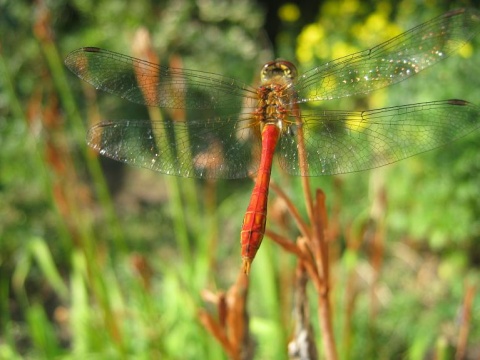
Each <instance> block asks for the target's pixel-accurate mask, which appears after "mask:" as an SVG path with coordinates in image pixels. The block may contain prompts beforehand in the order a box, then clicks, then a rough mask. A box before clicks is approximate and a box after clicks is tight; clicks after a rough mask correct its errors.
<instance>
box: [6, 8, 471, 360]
mask: <svg viewBox="0 0 480 360" xmlns="http://www.w3.org/2000/svg"><path fill="white" fill-rule="evenodd" d="M461 6H472V4H470V3H468V2H458V3H457V4H455V6H453V5H451V4H450V2H437V1H427V2H425V1H413V0H410V1H407V0H404V1H396V2H393V1H392V2H389V1H379V2H373V1H371V2H360V1H355V0H346V1H333V0H331V1H322V2H318V3H317V4H315V6H312V5H311V3H308V2H305V4H304V5H302V4H300V6H296V5H293V4H288V3H287V4H283V5H280V4H278V3H275V4H269V3H267V2H264V3H261V4H260V3H254V2H253V1H247V0H242V1H220V0H206V1H200V0H199V1H197V2H194V1H187V0H183V1H180V0H172V1H158V2H149V1H146V0H136V1H134V2H133V1H132V2H117V1H109V0H95V1H93V0H91V1H88V0H87V1H85V0H78V1H62V0H56V1H38V2H35V3H30V2H26V1H15V2H13V1H6V0H0V358H2V359H3V358H5V359H10V358H12V359H15V358H18V359H20V358H31V359H41V358H59V359H63V358H79V359H86V358H88V359H96V358H98V359H105V358H109V359H114V358H134V359H138V358H145V359H151V358H164V359H220V358H225V357H226V355H225V354H224V352H223V351H222V349H221V347H220V345H219V344H218V343H217V342H216V340H215V339H214V338H213V337H212V336H210V335H209V333H208V332H207V331H206V330H205V329H204V328H203V326H202V325H201V323H200V322H199V321H198V312H199V310H200V309H203V308H207V310H210V311H211V312H212V313H214V309H213V308H212V307H211V306H210V305H208V304H206V303H205V302H204V300H202V298H201V293H202V291H203V290H205V289H208V290H211V291H219V290H226V289H227V288H228V287H229V286H230V285H231V284H232V283H233V281H234V280H235V278H236V275H237V273H238V271H239V267H240V256H239V241H238V240H239V232H240V227H241V222H242V218H243V212H244V211H245V208H246V206H247V203H248V199H249V195H250V191H251V188H252V182H251V180H249V179H245V180H228V181H227V180H217V181H197V180H194V179H183V178H175V177H168V176H165V175H162V174H159V173H153V172H150V171H148V170H144V169H138V168H133V167H130V166H127V165H123V164H119V163H116V162H113V161H109V160H106V159H103V158H98V157H97V156H96V154H94V153H93V152H92V151H90V150H89V149H88V148H87V147H86V144H85V140H84V138H85V133H86V129H87V128H88V127H89V126H91V125H92V124H93V123H95V122H98V121H100V120H102V119H131V118H137V119H138V118H142V117H143V118H145V119H146V118H148V116H149V112H148V111H147V109H145V108H144V107H141V106H138V105H134V104H131V103H128V102H127V101H123V100H121V99H118V98H115V97H114V96H110V95H108V94H104V93H100V92H96V91H95V89H94V88H93V87H91V86H89V85H88V84H85V83H83V82H82V81H80V80H79V79H78V78H76V77H75V76H74V75H72V74H71V73H69V72H68V70H67V69H66V68H65V66H64V65H63V59H64V58H65V56H66V55H67V54H68V53H69V52H70V51H72V50H74V49H76V48H79V47H82V46H98V47H102V48H106V49H109V50H112V51H117V52H121V53H125V54H128V55H132V54H134V51H135V48H134V45H135V44H136V43H138V41H139V40H138V37H137V36H138V31H139V29H140V28H142V27H143V28H144V29H146V31H148V33H149V34H150V37H151V44H152V48H153V49H154V51H155V53H156V54H158V56H159V57H160V59H161V61H162V62H163V63H169V62H171V61H172V59H173V56H176V59H180V60H181V62H182V63H183V66H184V67H185V68H192V69H200V70H205V71H210V72H215V73H219V74H223V75H227V76H230V77H235V78H239V79H241V80H242V81H244V82H247V83H252V82H253V81H254V79H255V78H256V76H257V75H256V74H257V73H258V71H259V69H260V68H261V65H262V63H263V62H265V61H268V60H271V59H272V58H277V57H281V58H285V59H288V60H291V61H294V62H295V63H296V64H297V66H298V69H299V71H300V73H302V72H303V71H306V70H308V69H310V68H312V67H314V66H316V65H320V64H322V63H325V62H327V61H328V60H330V59H333V58H337V57H340V56H343V55H347V54H349V53H352V52H355V51H359V50H362V49H365V48H368V47H371V46H374V45H376V44H377V43H380V42H382V41H385V40H387V39H389V38H391V37H392V36H395V35H396V34H398V33H400V32H402V31H405V30H407V29H409V28H411V27H413V26H415V25H417V24H420V23H422V22H424V21H426V20H429V19H430V18H432V17H434V16H437V15H439V14H441V13H444V12H446V11H448V10H449V9H452V8H455V7H461ZM478 64H480V38H477V39H475V40H474V41H472V43H471V44H469V45H468V46H467V47H466V49H463V50H462V51H460V52H459V54H458V55H455V56H452V58H450V59H448V60H446V61H444V62H442V63H440V64H439V65H436V66H435V67H433V68H432V69H429V70H427V71H425V72H423V73H422V74H420V75H418V76H416V77H414V78H412V79H410V80H408V81H407V82H404V83H401V84H398V85H395V86H393V87H390V88H388V89H386V90H382V91H378V92H375V93H373V94H372V95H371V96H369V97H366V96H365V97H361V98H355V99H348V101H337V102H334V103H333V102H332V104H328V106H329V107H333V108H345V109H349V110H350V109H351V110H353V109H359V108H377V107H383V106H390V105H400V104H406V103H414V102H421V101H432V100H441V99H448V98H460V99H465V100H468V101H471V102H473V103H476V104H477V105H479V104H480V80H479V79H480V77H479V73H480V70H479V67H478ZM150 115H151V113H150ZM479 121H480V119H479ZM479 144H480V143H479V141H478V134H475V133H474V134H472V135H471V136H468V137H466V138H465V139H462V140H460V141H456V142H455V143H452V144H450V145H448V146H445V147H443V148H440V149H438V150H435V151H432V152H429V153H426V154H422V155H419V156H416V157H413V158H410V159H407V160H405V161H401V162H398V163H395V164H393V165H390V166H387V167H383V168H379V169H375V170H372V171H367V172H362V173H354V174H347V175H342V176H330V177H319V178H312V179H311V182H312V188H314V189H315V188H321V189H323V190H324V191H325V193H326V196H327V207H328V210H329V217H330V230H331V231H330V234H331V241H332V245H331V248H332V251H331V264H330V268H331V274H332V275H331V301H332V308H333V323H334V330H335V340H336V343H337V349H338V352H339V355H340V358H344V359H366V358H370V359H373V358H379V359H380V358H382V359H392V358H408V359H423V358H429V357H433V356H434V355H435V356H437V358H445V359H447V358H451V357H452V356H453V354H454V353H455V348H456V347H457V343H458V338H459V333H460V330H461V329H462V328H465V327H467V328H470V333H469V338H468V346H467V348H466V351H467V355H466V358H472V359H473V358H477V357H478V356H479V353H480V346H479V344H480V332H479V328H478V326H475V324H477V325H478V323H479V318H478V314H479V313H480V300H479V297H478V295H476V293H475V289H476V288H478V287H479V285H480V281H479V280H480V277H479V273H478V267H479V264H480V220H479V219H480V216H479V215H480V186H479V185H480V153H479V151H478V145H479ZM272 178H273V180H274V181H275V182H277V183H279V184H280V185H281V186H282V187H283V188H284V190H285V191H286V192H287V194H288V195H289V196H290V197H291V198H292V200H293V202H294V203H295V205H296V206H297V207H298V209H299V211H300V212H301V213H302V214H305V207H304V204H303V196H302V193H301V185H300V180H299V179H298V178H294V177H288V176H285V174H283V173H282V172H281V170H279V169H278V168H277V167H276V166H275V168H274V170H273V176H272ZM283 211H284V210H283V207H282V204H281V202H279V201H278V199H277V198H276V196H275V194H273V195H272V196H271V199H270V207H269V214H270V218H269V222H268V224H267V227H268V228H271V229H274V230H275V231H277V232H282V233H283V234H285V236H289V238H291V239H295V238H296V236H298V230H296V229H295V227H294V224H293V221H292V220H291V219H290V218H289V217H288V215H286V214H285V213H284V212H283ZM373 239H376V240H375V241H374V240H373ZM378 239H380V240H378ZM378 241H379V242H378ZM294 270H295V259H294V258H293V256H292V255H290V254H288V253H286V252H285V251H283V250H282V249H280V248H279V247H278V246H277V245H276V244H274V243H273V242H272V241H270V240H269V239H268V238H265V239H264V241H263V245H262V248H261V249H260V251H259V253H258V257H257V258H256V260H255V262H254V263H253V267H252V273H251V288H250V290H249V291H250V293H249V304H248V305H249V308H248V312H249V315H250V325H251V331H252V336H253V337H254V339H255V343H256V347H255V354H256V356H255V358H258V359H287V358H288V357H287V351H286V348H287V343H288V339H289V338H290V337H291V335H292V333H293V328H294V325H293V320H292V310H291V309H292V282H293V277H294ZM309 293H310V295H311V298H312V308H311V310H310V311H311V314H316V307H315V304H316V301H313V299H314V298H315V296H316V294H315V292H314V289H313V288H309ZM469 294H470V295H472V294H473V296H474V300H473V303H472V307H471V309H470V311H471V316H472V318H471V319H469V320H468V319H466V318H465V316H463V314H464V313H463V311H464V309H465V307H464V303H465V298H466V297H468V296H470V295H469ZM475 295H476V297H475ZM311 321H312V325H313V327H314V329H315V336H316V338H315V339H316V341H317V344H318V346H319V348H320V352H322V350H321V341H320V339H321V333H320V332H319V331H318V324H317V322H318V321H317V316H316V315H312V319H311ZM442 356H443V357H442Z"/></svg>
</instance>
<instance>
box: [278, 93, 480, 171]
mask: <svg viewBox="0 0 480 360" xmlns="http://www.w3.org/2000/svg"><path fill="white" fill-rule="evenodd" d="M302 119H303V124H302V130H303V133H304V138H305V140H304V143H305V145H304V146H305V149H306V157H307V163H308V167H307V169H308V170H307V172H302V170H301V169H300V167H299V166H298V164H299V158H298V151H297V148H298V146H299V144H298V139H297V136H296V135H295V129H294V128H292V129H291V130H292V131H290V132H285V134H284V135H283V136H282V137H281V138H280V141H279V145H278V159H279V162H280V164H281V166H282V167H283V168H284V169H285V170H286V171H287V172H289V173H291V174H296V175H303V176H310V175H311V176H318V175H331V174H341V173H349V172H355V171H362V170H367V169H372V168H376V167H379V166H383V165H387V164H390V163H393V162H396V161H399V160H401V159H405V158H407V157H410V156H413V155H416V154H419V153H422V152H425V151H428V150H431V149H434V148H436V147H439V146H442V145H445V144H448V143H449V142H451V141H453V140H455V139H458V138H460V137H462V136H465V135H467V134H468V133H470V132H472V131H474V130H476V129H478V128H479V127H480V107H478V106H476V105H474V104H471V103H469V102H467V101H464V100H443V101H433V102H425V103H419V104H410V105H402V106H394V107H388V108H383V109H376V110H366V111H361V112H355V111H317V112H308V111H306V112H302Z"/></svg>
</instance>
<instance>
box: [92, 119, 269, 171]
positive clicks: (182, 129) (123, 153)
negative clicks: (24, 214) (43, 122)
mask: <svg viewBox="0 0 480 360" xmlns="http://www.w3.org/2000/svg"><path fill="white" fill-rule="evenodd" d="M249 123H250V117H249V116H242V117H241V118H240V120H239V119H238V115H237V116H232V117H223V118H212V119H206V120H201V121H187V122H176V121H161V122H160V121H148V120H147V121H138V120H135V121H133V120H124V121H112V122H102V123H100V124H97V125H95V126H93V127H92V128H91V129H90V130H89V132H88V135H87V142H88V144H89V145H90V146H91V147H92V148H93V149H95V150H97V151H98V152H99V153H100V154H102V155H104V156H108V157H110V158H112V159H115V160H118V161H122V162H125V163H128V164H131V165H136V166H140V167H144V168H148V169H151V170H155V171H159V172H162V173H165V174H169V175H177V176H183V177H196V178H230V179H233V178H243V177H246V176H248V175H249V174H251V173H255V172H256V171H257V167H258V159H257V158H258V157H259V156H260V145H261V144H260V141H259V140H258V136H255V134H254V132H253V131H252V128H251V127H250V126H249ZM254 159H257V161H254Z"/></svg>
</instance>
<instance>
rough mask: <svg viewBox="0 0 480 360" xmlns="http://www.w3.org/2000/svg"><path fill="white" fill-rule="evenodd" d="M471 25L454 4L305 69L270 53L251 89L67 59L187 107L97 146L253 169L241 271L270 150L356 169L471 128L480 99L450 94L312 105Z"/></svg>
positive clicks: (405, 62)
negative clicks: (381, 104)
mask: <svg viewBox="0 0 480 360" xmlns="http://www.w3.org/2000/svg"><path fill="white" fill-rule="evenodd" d="M478 32H480V12H479V11H477V10H474V9H457V10H453V11H450V12H447V13H446V14H443V15H440V16H438V17H436V18H434V19H432V20H430V21H427V22H425V23H423V24H421V25H418V26H416V27H414V28H412V29H410V30H408V31H406V32H404V33H402V34H400V35H398V36H396V37H394V38H392V39H390V40H388V41H386V42H384V43H381V44H379V45H377V46H375V47H372V48H370V49H367V50H364V51H360V52H357V53H354V54H351V55H348V56H345V57H341V58H338V59H336V60H333V61H330V62H328V63H325V64H323V65H321V66H318V67H316V68H314V69H311V70H309V71H307V72H305V73H303V74H302V75H299V74H298V72H297V69H296V68H295V66H294V65H293V64H292V63H291V62H288V61H285V60H275V61H271V62H268V63H267V64H265V65H264V66H263V68H262V69H261V72H260V84H259V86H256V87H254V86H250V85H248V84H247V83H245V82H242V81H240V80H238V79H232V78H229V77H226V76H222V75H220V74H216V73H210V72H206V71H199V70H189V69H181V68H171V67H166V66H163V65H159V64H155V63H151V62H148V61H144V60H141V59H136V58H132V57H129V56H126V55H123V54H119V53H115V52H112V51H108V50H103V49H100V48H96V47H84V48H80V49H78V50H75V51H73V52H72V53H70V54H69V55H68V56H67V57H66V59H65V64H66V66H67V67H68V68H69V69H70V70H71V71H72V72H73V73H74V74H76V75H77V76H78V77H80V78H81V79H83V80H84V81H86V82H88V83H90V84H92V85H93V86H95V87H96V88H97V89H101V90H103V91H106V92H109V93H111V94H114V95H117V96H119V97H121V98H124V99H127V100H129V101H131V102H133V103H138V104H143V105H146V106H149V107H159V108H165V109H185V110H186V111H187V115H186V118H185V119H184V120H183V121H178V120H172V119H169V118H165V119H163V120H158V121H154V120H116V121H103V122H100V123H98V124H96V125H94V126H93V127H91V128H90V129H89V131H88V134H87V143H88V144H89V145H90V146H91V147H92V148H93V149H95V150H97V151H98V152H99V153H100V154H101V155H104V156H107V157H110V158H112V159H115V160H118V161H121V162H125V163H128V164H132V165H137V166H140V167H144V168H148V169H151V170H155V171H159V172H161V173H165V174H169V175H176V176H182V177H194V178H228V179H234V178H243V177H247V176H253V175H256V180H255V184H254V187H253V191H252V195H251V198H250V203H249V205H248V207H247V210H246V213H245V216H244V220H243V225H242V229H241V233H240V242H241V249H242V250H241V256H242V266H243V269H244V271H245V272H246V273H248V272H249V271H250V266H251V263H252V261H253V259H254V257H255V255H256V253H257V251H258V249H259V247H260V244H261V242H262V239H263V236H264V233H265V226H266V220H267V199H268V192H269V183H270V177H271V169H272V163H273V159H274V158H275V157H276V158H277V159H278V162H279V164H280V166H281V167H282V168H283V170H285V171H286V172H287V173H289V174H293V175H299V176H321V175H333V174H341V173H349V172H356V171H361V170H367V169H372V168H376V167H380V166H383V165H386V164H390V163H393V162H396V161H399V160H401V159H404V158H407V157H410V156H413V155H416V154H419V153H422V152H425V151H428V150H431V149H434V148H437V147H439V146H442V145H445V144H447V143H450V142H451V141H453V140H455V139H458V138H460V137H463V136H465V135H467V134H469V133H470V132H472V131H474V130H476V129H477V128H478V127H479V115H480V108H479V107H477V106H476V105H474V104H472V103H470V102H467V101H465V100H458V99H449V100H441V101H431V102H423V103H415V104H408V105H399V106H393V107H385V108H381V109H373V110H363V111H345V110H321V109H320V108H319V107H318V106H317V107H312V106H309V105H311V104H312V103H314V102H319V101H328V100H332V99H339V98H343V97H348V96H353V95H364V94H367V93H370V92H371V91H374V90H377V89H380V88H384V87H386V86H389V85H392V84H395V83H398V82H400V81H403V80H405V79H408V78H409V77H411V76H414V75H416V74H418V73H419V72H421V71H422V70H424V69H426V68H428V67H430V66H432V65H434V64H436V63H438V62H439V61H441V60H443V59H445V58H447V57H448V56H449V55H451V54H453V53H454V52H456V51H457V50H458V49H459V48H460V47H462V46H463V45H465V44H466V43H467V42H469V41H470V40H471V39H472V38H473V37H474V36H475V35H476V34H477V33H478ZM432 86H434V84H432ZM435 86H439V84H437V85H435ZM443 86H446V84H445V85H443Z"/></svg>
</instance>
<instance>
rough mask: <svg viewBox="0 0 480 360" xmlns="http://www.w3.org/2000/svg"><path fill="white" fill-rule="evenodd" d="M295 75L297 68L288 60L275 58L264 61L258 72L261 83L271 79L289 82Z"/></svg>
mask: <svg viewBox="0 0 480 360" xmlns="http://www.w3.org/2000/svg"><path fill="white" fill-rule="evenodd" d="M296 77H297V68H296V67H295V65H293V64H292V63H291V62H290V61H286V60H275V61H270V62H268V63H266V64H265V65H264V66H263V69H262V71H261V72H260V78H261V81H262V84H265V83H266V82H270V81H272V80H283V81H286V82H288V83H291V82H292V81H293V80H295V78H296Z"/></svg>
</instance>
